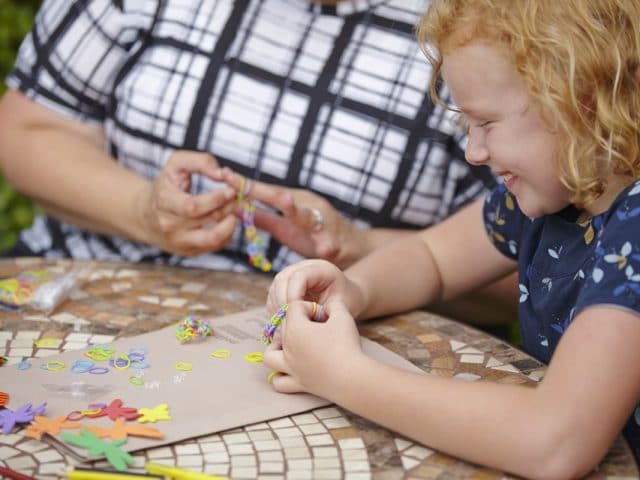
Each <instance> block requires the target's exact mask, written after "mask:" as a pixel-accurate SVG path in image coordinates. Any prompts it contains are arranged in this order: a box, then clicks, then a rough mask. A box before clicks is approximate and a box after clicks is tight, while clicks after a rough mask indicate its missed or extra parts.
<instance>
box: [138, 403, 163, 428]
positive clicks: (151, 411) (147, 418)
mask: <svg viewBox="0 0 640 480" xmlns="http://www.w3.org/2000/svg"><path fill="white" fill-rule="evenodd" d="M138 411H139V412H140V413H141V414H142V416H141V417H140V418H139V419H138V422H140V423H150V422H151V423H155V422H157V421H160V420H171V415H169V405H167V404H166V403H161V404H160V405H158V406H156V407H153V408H141V409H140V410H138Z"/></svg>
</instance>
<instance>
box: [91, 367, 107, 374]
mask: <svg viewBox="0 0 640 480" xmlns="http://www.w3.org/2000/svg"><path fill="white" fill-rule="evenodd" d="M107 372H109V369H108V368H107V367H93V368H92V369H91V370H89V373H91V374H92V375H104V374H105V373H107Z"/></svg>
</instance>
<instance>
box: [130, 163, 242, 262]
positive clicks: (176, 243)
mask: <svg viewBox="0 0 640 480" xmlns="http://www.w3.org/2000/svg"><path fill="white" fill-rule="evenodd" d="M195 173H199V174H201V175H204V176H206V177H209V178H211V179H213V180H216V181H219V180H220V168H219V166H218V163H217V161H216V160H215V158H213V157H212V156H211V155H209V154H207V153H201V152H191V151H184V150H183V151H176V152H174V153H173V154H172V155H171V157H170V158H169V160H168V161H167V163H166V165H165V167H164V168H163V170H162V171H161V172H160V173H159V174H158V176H157V177H156V178H155V180H154V182H153V184H152V186H151V190H150V192H148V194H147V195H146V198H145V199H144V200H143V202H142V204H143V218H144V219H145V223H146V225H147V228H146V230H147V231H148V232H149V237H150V239H151V241H150V242H149V243H151V244H153V245H155V246H157V247H159V248H161V249H162V250H164V251H167V252H171V253H175V254H178V255H198V254H201V253H205V252H210V251H215V250H219V249H221V248H223V247H224V246H225V245H227V243H229V241H230V240H231V237H232V235H233V232H234V230H235V227H236V222H237V218H236V216H235V207H236V205H235V198H236V193H235V191H234V190H233V189H231V188H228V187H224V188H218V189H215V190H213V191H211V192H207V193H202V194H199V195H192V194H191V193H190V192H191V175H193V174H195Z"/></svg>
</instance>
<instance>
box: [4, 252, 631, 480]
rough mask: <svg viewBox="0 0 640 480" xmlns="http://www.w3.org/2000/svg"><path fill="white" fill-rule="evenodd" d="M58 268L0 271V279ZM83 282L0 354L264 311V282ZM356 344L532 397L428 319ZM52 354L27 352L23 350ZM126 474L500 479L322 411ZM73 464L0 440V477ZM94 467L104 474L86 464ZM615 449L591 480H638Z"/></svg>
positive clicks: (113, 277)
mask: <svg viewBox="0 0 640 480" xmlns="http://www.w3.org/2000/svg"><path fill="white" fill-rule="evenodd" d="M70 265H71V264H70V263H69V262H66V261H56V262H52V261H47V262H45V261H42V260H38V259H14V260H4V261H0V277H3V276H8V275H14V274H16V273H18V272H20V271H23V270H29V269H34V268H40V267H43V266H47V267H50V268H54V269H55V268H60V269H64V268H68V267H69V266H70ZM81 265H84V266H90V267H91V272H90V273H89V275H88V280H87V281H86V283H84V284H83V285H82V287H81V288H80V289H79V290H77V291H76V292H75V293H74V294H73V295H72V297H71V298H70V299H69V300H67V301H66V302H64V303H63V304H62V305H60V307H58V308H57V309H56V310H55V312H54V313H53V314H51V315H48V316H46V315H43V314H39V313H34V312H24V313H14V312H10V313H9V312H0V354H4V355H5V356H7V357H8V358H9V362H10V363H17V362H19V361H21V360H22V359H24V358H28V357H45V356H48V355H52V354H57V353H59V352H61V351H65V350H71V349H80V348H85V347H86V346H87V345H88V344H89V343H107V342H110V341H112V340H113V339H115V338H117V337H121V336H130V335H135V334H138V333H143V332H147V331H150V330H153V329H158V328H161V327H165V326H167V325H170V324H172V323H175V322H177V321H179V320H180V319H182V318H183V317H184V316H185V315H188V314H190V313H191V314H199V315H203V316H210V317H212V316H216V315H224V314H230V313H235V312H238V311H242V310H244V309H248V308H253V307H257V306H261V305H263V304H264V300H265V297H266V292H267V288H268V286H269V283H270V278H269V277H267V276H262V275H259V274H256V275H240V274H233V273H226V272H224V273H223V272H210V271H203V270H196V269H183V268H175V267H164V266H153V265H131V264H118V263H85V264H81ZM361 333H362V334H363V335H365V336H366V337H368V338H370V339H372V340H375V341H377V342H379V343H381V344H382V345H384V346H385V347H387V348H389V349H391V350H393V351H395V352H396V353H398V354H400V355H402V356H403V357H405V358H407V359H408V360H410V361H411V362H412V363H414V364H415V365H416V366H418V367H419V368H421V369H423V370H425V371H427V372H430V373H432V374H435V375H441V376H445V377H457V378H460V379H464V380H468V381H476V380H480V379H484V380H490V381H495V382H499V383H517V384H528V385H532V386H533V385H535V384H536V382H538V381H539V380H540V379H541V378H542V376H543V375H544V370H545V368H544V366H543V365H542V364H540V363H539V362H537V361H536V360H534V359H532V358H531V357H529V356H527V355H525V354H524V353H522V352H520V351H518V350H516V349H514V348H512V347H511V346H509V345H508V344H505V343H504V342H502V341H501V340H498V339H496V338H493V337H491V336H489V335H487V334H485V333H483V332H480V331H478V330H475V329H473V328H469V327H466V326H464V325H461V324H459V323H455V322H452V321H450V320H447V319H445V318H442V317H439V316H436V315H432V314H430V313H427V312H422V311H417V312H413V313H410V314H405V315H398V316H394V317H389V318H386V319H383V320H377V321H373V322H370V323H367V324H365V325H363V326H362V328H361ZM40 338H54V339H58V340H59V342H57V343H55V344H49V343H47V348H38V347H36V346H35V344H34V340H37V339H40ZM134 458H135V464H134V466H133V468H132V469H130V470H131V471H142V467H143V465H144V463H145V462H147V461H154V462H160V463H166V464H175V465H178V466H181V467H185V468H190V469H194V470H200V471H204V472H207V473H211V474H218V475H226V476H230V477H232V478H234V479H253V478H264V479H277V478H280V479H317V478H322V479H340V478H346V479H353V480H356V479H381V480H382V479H396V478H411V479H435V478H441V479H445V478H446V479H456V478H477V479H494V478H495V479H501V478H510V477H508V476H506V475H504V474H502V473H500V472H497V471H493V470H489V469H485V468H481V467H477V466H475V465H471V464H468V463H465V462H462V461H460V460H457V459H455V458H452V457H450V456H447V455H444V454H441V453H438V452H434V451H433V450H431V449H429V448H426V447H424V446H422V445H419V444H416V443H415V442H412V441H411V440H408V439H405V438H403V437H400V436H399V435H397V434H395V433H394V432H391V431H389V430H387V429H385V428H382V427H380V426H378V425H376V424H373V423H371V422H369V421H367V420H365V419H363V418H361V417H358V416H355V415H353V414H351V413H350V412H348V411H345V410H343V409H341V408H338V407H327V408H320V409H316V410H312V411H310V412H307V413H304V414H300V415H294V416H291V417H285V418H281V419H277V420H273V421H270V422H265V423H260V424H255V425H249V426H246V427H243V428H239V429H236V430H232V431H226V432H221V433H217V434H213V435H209V436H205V437H199V438H194V439H191V440H188V441H185V442H181V443H179V444H174V445H170V446H164V447H159V448H152V449H148V450H145V451H143V452H138V453H136V454H135V455H134ZM77 463H78V460H77V459H75V458H74V457H72V456H70V455H69V453H68V452H66V451H58V450H56V449H55V448H54V446H53V445H52V444H50V443H48V442H47V441H46V439H45V440H44V441H36V440H32V439H29V438H25V437H23V436H22V434H21V432H20V431H18V432H17V433H13V434H11V435H0V465H4V466H7V467H9V468H12V469H14V470H17V471H20V472H23V473H26V474H29V475H33V476H35V477H36V478H39V479H40V478H42V479H47V478H50V479H52V480H53V479H57V478H59V477H58V476H57V474H58V473H59V472H61V471H63V470H64V469H65V468H66V467H69V466H72V465H76V464H77ZM93 465H94V466H95V467H97V468H98V467H105V464H104V463H103V462H94V464H93ZM638 476H639V475H638V470H637V468H636V466H635V463H634V461H633V458H632V455H631V453H630V451H629V449H628V447H627V446H626V444H625V442H624V441H623V440H621V439H619V440H618V441H617V442H616V444H615V445H614V447H613V448H612V449H611V451H610V452H609V454H608V455H607V457H606V458H605V460H604V461H603V463H602V465H601V466H600V468H599V469H598V470H597V472H595V473H593V474H592V475H591V476H590V478H594V479H596V478H597V479H600V478H614V477H615V478H616V479H619V478H638Z"/></svg>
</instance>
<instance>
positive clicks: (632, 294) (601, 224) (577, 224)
mask: <svg viewBox="0 0 640 480" xmlns="http://www.w3.org/2000/svg"><path fill="white" fill-rule="evenodd" d="M483 215H484V222H485V227H486V229H487V232H488V234H489V236H490V237H491V240H492V242H493V243H494V245H495V246H496V248H498V250H499V251H500V252H502V253H503V254H505V255H506V256H508V257H510V258H513V259H515V260H518V265H519V266H518V269H519V270H518V277H519V288H520V305H519V317H520V330H521V335H522V342H523V347H524V350H525V351H526V352H527V353H529V354H531V355H533V356H534V357H536V358H537V359H538V360H541V361H543V362H545V363H548V362H549V360H550V359H551V356H552V355H553V352H554V351H555V348H556V346H557V345H558V342H559V340H560V337H561V336H562V334H563V333H564V331H565V330H566V329H567V327H568V326H569V324H570V323H571V321H572V320H573V318H575V317H576V316H577V315H578V314H579V313H580V312H581V311H582V310H584V309H585V308H587V307H589V306H592V305H602V304H607V305H615V306H617V307H619V308H624V309H627V310H630V311H633V312H637V313H640V181H637V182H636V183H634V184H633V185H631V186H629V187H628V188H627V189H625V190H624V191H623V192H622V193H620V195H619V196H618V197H617V198H616V200H615V201H614V202H613V204H612V205H611V207H610V209H609V210H607V211H606V212H604V213H602V214H600V215H597V216H594V217H592V218H588V219H585V220H581V211H580V210H578V209H577V208H575V207H573V206H569V207H567V208H565V209H564V210H562V211H560V212H558V213H556V214H554V215H547V216H543V217H539V218H529V217H527V216H526V215H525V214H524V213H522V211H521V210H520V208H519V207H518V204H517V202H516V199H515V197H514V196H513V195H512V194H511V193H509V191H508V190H507V189H506V188H505V187H504V185H500V186H498V187H496V188H495V189H494V190H493V191H492V192H491V193H490V194H489V195H488V197H487V199H486V203H485V205H484V213H483ZM639 320H640V319H639ZM639 374H640V373H639ZM639 400H640V399H639ZM624 434H625V436H626V438H627V440H628V441H629V444H630V445H631V448H632V449H633V452H634V455H635V458H636V462H638V463H639V464H640V406H639V407H637V408H636V409H635V411H634V412H632V413H631V417H630V418H629V421H628V422H627V424H626V426H625V429H624Z"/></svg>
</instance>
